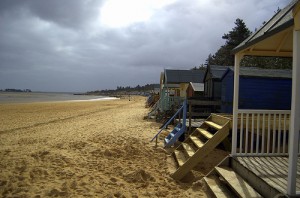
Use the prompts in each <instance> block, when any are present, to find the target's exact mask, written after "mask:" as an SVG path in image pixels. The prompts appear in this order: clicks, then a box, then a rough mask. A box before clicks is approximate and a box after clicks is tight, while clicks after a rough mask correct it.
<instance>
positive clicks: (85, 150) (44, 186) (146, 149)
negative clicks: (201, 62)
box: [0, 97, 223, 197]
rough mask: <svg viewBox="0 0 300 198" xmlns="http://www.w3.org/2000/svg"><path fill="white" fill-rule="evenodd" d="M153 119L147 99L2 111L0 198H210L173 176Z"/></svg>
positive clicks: (25, 106) (2, 107) (14, 106)
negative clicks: (156, 141) (154, 139)
mask: <svg viewBox="0 0 300 198" xmlns="http://www.w3.org/2000/svg"><path fill="white" fill-rule="evenodd" d="M147 112H148V109H146V108H145V98H143V97H134V98H133V100H131V101H128V100H126V99H121V100H113V101H93V102H59V103H58V102H52V103H30V104H2V105H1V104H0V197H47V196H54V197H205V193H204V192H203V190H202V187H201V184H200V182H198V181H196V182H193V181H188V183H183V182H176V181H174V180H173V179H172V178H171V177H170V176H169V172H168V164H167V160H166V158H167V155H166V153H165V151H164V150H163V149H161V148H160V147H159V148H155V147H154V143H150V142H149V140H150V139H151V138H152V137H153V136H154V135H155V133H156V132H157V130H158V127H159V125H160V124H158V123H155V122H151V121H147V120H144V119H143V117H144V116H145V115H146V114H147ZM221 153H222V152H221ZM222 154H223V153H222ZM216 160H217V161H219V160H220V158H218V157H217V159H216ZM216 160H213V162H212V163H216ZM211 165H212V164H209V166H211ZM200 169H203V173H201V170H200V172H198V174H199V175H200V176H199V178H200V177H201V176H203V174H206V173H207V172H208V171H209V168H207V166H205V165H203V164H202V167H201V168H200Z"/></svg>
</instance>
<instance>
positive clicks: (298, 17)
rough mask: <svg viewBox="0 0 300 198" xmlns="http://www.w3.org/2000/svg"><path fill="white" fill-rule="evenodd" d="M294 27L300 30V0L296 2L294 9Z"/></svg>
mask: <svg viewBox="0 0 300 198" xmlns="http://www.w3.org/2000/svg"><path fill="white" fill-rule="evenodd" d="M293 17H294V28H295V30H296V31H300V1H298V3H297V4H296V6H295V8H294V10H293Z"/></svg>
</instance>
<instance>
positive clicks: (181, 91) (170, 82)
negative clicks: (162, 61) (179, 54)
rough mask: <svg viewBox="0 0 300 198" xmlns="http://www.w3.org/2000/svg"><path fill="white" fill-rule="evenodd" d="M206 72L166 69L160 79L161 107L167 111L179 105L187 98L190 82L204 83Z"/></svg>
mask: <svg viewBox="0 0 300 198" xmlns="http://www.w3.org/2000/svg"><path fill="white" fill-rule="evenodd" d="M204 73H205V71H203V70H172V69H165V70H164V72H163V73H162V74H161V79H160V84H161V91H160V109H161V110H162V111H166V110H170V109H171V108H172V107H174V106H178V105H179V104H180V103H181V102H182V101H183V100H184V99H185V98H186V90H187V88H188V86H189V84H190V82H194V83H202V82H203V78H204Z"/></svg>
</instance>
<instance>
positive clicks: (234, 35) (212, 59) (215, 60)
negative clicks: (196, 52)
mask: <svg viewBox="0 0 300 198" xmlns="http://www.w3.org/2000/svg"><path fill="white" fill-rule="evenodd" d="M235 25H236V26H235V27H234V28H233V29H232V30H231V31H229V32H228V33H227V34H224V35H223V36H222V39H225V40H226V42H225V45H222V46H221V47H220V49H219V50H218V51H217V52H216V53H215V54H214V55H211V54H209V56H208V58H207V59H206V63H205V65H224V66H226V65H234V55H232V54H231V50H232V49H233V48H235V47H236V46H238V45H239V44H240V43H241V42H243V41H244V40H245V39H246V38H248V37H249V36H250V34H251V32H250V30H249V29H248V28H247V26H246V24H245V23H244V21H243V20H242V19H239V18H238V19H236V21H235Z"/></svg>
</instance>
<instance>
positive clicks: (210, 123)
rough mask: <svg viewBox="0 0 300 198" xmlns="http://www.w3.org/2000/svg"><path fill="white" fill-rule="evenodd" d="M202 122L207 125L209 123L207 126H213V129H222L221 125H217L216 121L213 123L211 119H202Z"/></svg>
mask: <svg viewBox="0 0 300 198" xmlns="http://www.w3.org/2000/svg"><path fill="white" fill-rule="evenodd" d="M204 122H205V123H206V124H207V125H209V126H211V127H213V128H215V129H217V130H220V129H222V126H221V125H218V124H216V123H214V122H212V121H208V120H206V121H204Z"/></svg>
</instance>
